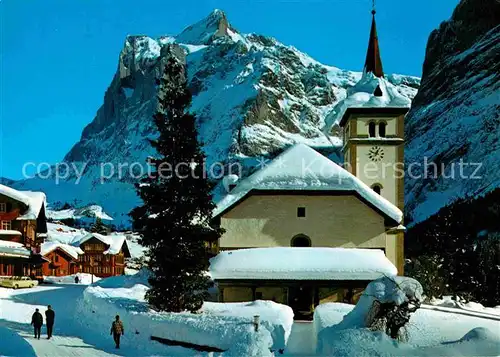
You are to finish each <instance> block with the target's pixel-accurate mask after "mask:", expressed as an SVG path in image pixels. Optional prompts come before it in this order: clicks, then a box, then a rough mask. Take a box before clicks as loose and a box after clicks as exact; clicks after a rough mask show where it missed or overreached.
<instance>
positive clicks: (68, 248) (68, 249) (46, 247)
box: [40, 242, 84, 259]
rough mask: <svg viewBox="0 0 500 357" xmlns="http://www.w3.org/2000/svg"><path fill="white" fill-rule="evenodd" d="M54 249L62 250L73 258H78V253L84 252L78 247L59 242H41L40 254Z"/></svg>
mask: <svg viewBox="0 0 500 357" xmlns="http://www.w3.org/2000/svg"><path fill="white" fill-rule="evenodd" d="M56 249H60V250H62V251H63V252H65V253H66V254H68V255H69V256H70V257H72V258H73V259H78V255H79V254H84V251H83V250H81V249H80V248H79V247H75V246H72V245H69V244H64V243H59V242H43V243H42V245H41V247H40V254H41V255H42V256H45V255H47V254H49V253H50V252H53V251H54V250H56Z"/></svg>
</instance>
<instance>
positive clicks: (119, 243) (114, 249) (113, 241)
mask: <svg viewBox="0 0 500 357" xmlns="http://www.w3.org/2000/svg"><path fill="white" fill-rule="evenodd" d="M92 238H95V239H97V240H99V241H101V242H102V243H104V244H105V245H107V246H108V249H106V250H105V251H104V252H103V254H110V255H115V254H118V253H119V252H120V250H122V248H123V251H124V253H125V256H130V250H129V248H128V245H127V239H126V236H124V235H122V234H110V235H107V236H105V235H103V234H99V233H88V234H86V235H84V236H83V237H82V238H81V239H80V240H79V241H78V242H77V244H79V245H80V246H81V245H82V244H83V243H85V242H86V241H88V240H90V239H92ZM75 243H76V242H75Z"/></svg>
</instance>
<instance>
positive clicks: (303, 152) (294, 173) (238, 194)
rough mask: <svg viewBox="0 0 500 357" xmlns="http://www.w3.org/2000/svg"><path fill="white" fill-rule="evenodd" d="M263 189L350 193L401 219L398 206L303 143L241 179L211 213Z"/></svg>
mask: <svg viewBox="0 0 500 357" xmlns="http://www.w3.org/2000/svg"><path fill="white" fill-rule="evenodd" d="M263 191H299V192H302V193H303V192H307V191H310V192H320V191H330V192H331V193H334V192H339V193H352V194H353V195H355V196H357V197H358V198H359V199H361V200H362V201H364V202H365V203H367V204H368V205H369V206H371V207H372V208H374V209H375V210H377V211H378V212H379V213H381V214H382V215H384V216H386V217H387V218H390V219H392V220H393V221H394V222H395V223H397V224H399V223H400V222H401V221H402V220H403V213H402V212H401V210H399V208H397V207H396V206H394V205H393V204H392V203H390V202H389V201H388V200H386V199H385V198H383V197H382V196H380V195H379V194H377V193H376V192H374V191H373V190H372V189H371V188H370V187H368V186H367V185H366V184H365V183H363V182H362V181H361V180H360V179H358V178H357V177H356V176H354V175H352V174H351V173H350V172H348V171H347V170H345V169H344V168H342V167H340V166H339V165H337V164H335V163H334V162H333V161H331V160H329V159H328V158H326V157H325V156H323V155H321V154H320V153H318V152H317V151H315V150H314V149H312V148H310V147H309V146H307V145H305V144H296V145H294V146H292V147H290V148H289V149H287V150H286V151H284V152H283V153H281V154H280V155H279V156H277V157H276V158H275V159H274V160H273V161H271V163H270V164H269V165H267V166H266V167H264V168H262V169H260V170H259V171H257V172H255V173H254V174H252V175H250V176H249V177H247V178H246V179H244V180H242V181H241V182H240V183H239V184H238V185H236V187H235V188H234V189H233V190H232V191H231V192H229V193H228V194H227V195H226V196H225V197H224V198H222V200H221V201H219V202H218V204H217V207H216V209H215V210H214V216H219V215H221V214H224V213H225V212H227V211H228V210H230V209H231V208H232V207H234V206H235V205H237V204H238V203H239V202H240V201H241V200H243V199H245V198H246V197H248V196H250V195H251V194H252V193H255V192H257V193H258V192H263ZM278 193H279V192H278ZM397 224H396V225H397Z"/></svg>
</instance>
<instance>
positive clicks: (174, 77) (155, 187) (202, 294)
mask: <svg viewBox="0 0 500 357" xmlns="http://www.w3.org/2000/svg"><path fill="white" fill-rule="evenodd" d="M165 57H166V64H165V67H164V72H163V75H162V77H161V78H160V79H159V80H158V85H159V88H158V90H159V92H158V109H157V112H156V113H155V115H154V116H153V119H154V122H155V124H156V126H157V128H158V132H159V135H158V137H157V139H154V140H151V144H152V146H153V147H154V148H155V149H156V152H157V155H156V156H155V157H154V158H150V159H149V163H150V164H151V167H152V170H151V171H152V172H151V174H150V175H148V177H146V178H144V179H143V180H142V181H141V183H140V184H138V185H137V193H138V195H139V196H140V197H141V199H142V201H143V203H144V204H143V205H142V206H139V207H136V208H135V209H134V210H132V212H131V216H132V218H133V221H134V228H136V229H138V230H140V231H141V233H142V235H143V237H142V239H141V243H142V244H143V245H144V246H145V247H147V248H148V252H147V255H148V258H149V261H148V265H149V268H150V270H151V272H152V276H151V278H150V280H149V282H150V284H151V289H150V290H149V291H148V292H147V294H146V298H147V300H148V302H149V303H150V304H151V305H152V306H154V307H155V308H157V309H158V310H163V311H172V312H179V311H184V310H189V311H192V312H195V311H197V310H199V308H200V307H201V306H202V304H203V300H204V299H205V298H206V297H207V294H208V288H209V287H210V285H211V282H210V279H209V277H208V276H207V275H206V271H207V270H208V264H209V263H208V255H207V254H206V250H205V242H206V241H214V240H216V239H218V238H219V237H220V235H221V233H222V230H221V229H220V228H212V227H210V222H211V217H212V211H213V209H214V208H215V206H214V204H213V202H212V196H211V190H212V188H213V185H212V184H211V183H210V182H209V180H208V178H207V177H206V175H205V172H204V165H203V163H204V159H205V155H204V154H203V152H202V150H201V145H200V143H199V142H198V140H197V130H196V125H195V117H194V115H192V114H190V113H188V111H187V109H188V108H189V106H190V104H191V93H190V92H189V91H188V89H187V80H186V77H187V75H186V71H185V57H184V54H183V52H182V50H181V49H180V48H179V47H178V46H176V45H169V47H168V48H167V49H166V56H165Z"/></svg>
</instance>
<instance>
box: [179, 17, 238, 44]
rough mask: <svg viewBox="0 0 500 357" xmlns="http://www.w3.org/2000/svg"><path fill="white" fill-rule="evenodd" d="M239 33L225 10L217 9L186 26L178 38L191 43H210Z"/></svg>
mask: <svg viewBox="0 0 500 357" xmlns="http://www.w3.org/2000/svg"><path fill="white" fill-rule="evenodd" d="M231 32H232V33H237V31H236V30H235V29H233V28H232V27H231V25H230V24H229V21H228V20H227V17H226V14H225V13H224V11H222V10H219V9H215V10H214V11H212V13H210V15H208V16H207V17H206V18H204V19H203V20H201V21H198V22H197V23H195V24H194V25H191V26H188V27H187V28H185V29H184V30H183V31H182V32H181V33H180V34H179V35H177V36H176V40H177V41H178V42H180V43H186V44H191V45H208V44H210V43H212V41H214V40H215V39H217V38H220V37H225V36H230V34H231Z"/></svg>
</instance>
